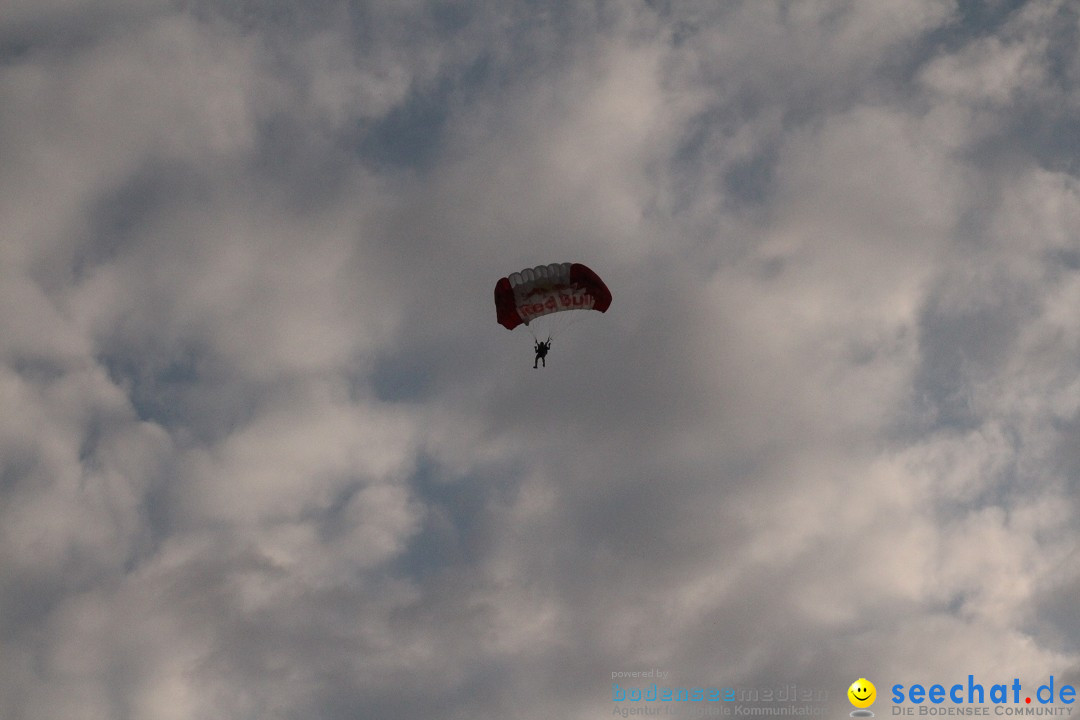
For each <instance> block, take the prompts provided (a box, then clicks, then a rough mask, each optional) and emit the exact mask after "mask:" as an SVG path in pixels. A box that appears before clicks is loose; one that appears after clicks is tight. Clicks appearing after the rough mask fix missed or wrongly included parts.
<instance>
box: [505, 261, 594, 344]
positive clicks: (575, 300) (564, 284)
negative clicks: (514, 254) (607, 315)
mask: <svg viewBox="0 0 1080 720" xmlns="http://www.w3.org/2000/svg"><path fill="white" fill-rule="evenodd" d="M610 305H611V291H610V290H608V288H607V285H605V284H604V281H603V280H601V279H600V276H599V275H597V274H596V273H594V272H593V271H592V270H590V269H589V268H587V267H585V266H584V265H582V264H581V263H552V264H550V265H537V266H536V267H534V268H525V269H524V270H522V271H521V272H516V273H513V274H512V275H510V276H508V277H504V278H502V279H501V280H499V282H498V283H497V284H496V285H495V311H496V312H497V313H498V320H499V324H500V325H502V326H503V327H505V328H506V329H508V330H513V329H514V328H516V327H517V326H518V325H528V324H529V323H530V322H531V321H532V320H533V319H534V318H538V317H540V316H541V315H550V314H551V313H557V312H564V311H567V310H598V311H600V312H607V309H608V307H609V306H610Z"/></svg>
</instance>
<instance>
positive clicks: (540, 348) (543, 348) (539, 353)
mask: <svg viewBox="0 0 1080 720" xmlns="http://www.w3.org/2000/svg"><path fill="white" fill-rule="evenodd" d="M550 349H551V338H548V339H547V341H546V342H540V341H539V340H537V341H536V359H535V360H533V370H535V369H536V363H538V362H542V363H544V367H547V360H545V359H544V358H546V357H547V354H548V350H550Z"/></svg>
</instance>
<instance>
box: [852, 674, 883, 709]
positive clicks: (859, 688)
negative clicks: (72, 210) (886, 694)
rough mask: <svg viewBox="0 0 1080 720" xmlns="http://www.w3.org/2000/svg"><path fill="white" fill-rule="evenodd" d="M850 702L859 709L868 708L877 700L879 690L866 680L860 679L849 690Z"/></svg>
mask: <svg viewBox="0 0 1080 720" xmlns="http://www.w3.org/2000/svg"><path fill="white" fill-rule="evenodd" d="M847 696H848V700H850V701H851V704H852V705H854V706H855V707H857V708H868V707H870V706H871V705H873V704H874V700H875V699H876V698H877V688H875V687H874V683H872V682H870V681H869V680H867V679H866V678H859V679H858V680H856V681H855V682H853V683H851V687H849V688H848V689H847Z"/></svg>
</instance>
